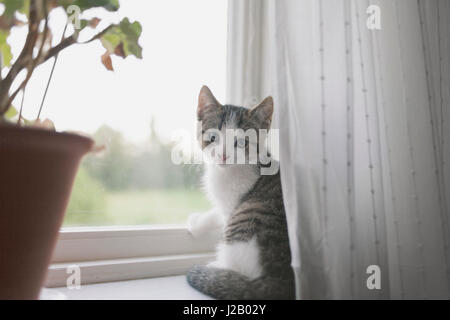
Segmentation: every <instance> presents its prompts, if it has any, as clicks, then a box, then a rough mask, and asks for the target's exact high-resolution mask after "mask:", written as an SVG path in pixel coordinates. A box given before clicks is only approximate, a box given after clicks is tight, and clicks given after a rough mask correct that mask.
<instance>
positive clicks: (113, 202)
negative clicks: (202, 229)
mask: <svg viewBox="0 0 450 320" xmlns="http://www.w3.org/2000/svg"><path fill="white" fill-rule="evenodd" d="M209 207H210V204H209V202H208V200H207V199H206V198H205V196H204V194H203V192H202V191H200V190H148V191H124V192H108V193H105V195H104V200H103V203H102V205H101V207H98V208H96V209H91V210H80V209H79V208H73V206H70V205H69V209H68V211H67V214H66V218H65V220H64V226H93V225H136V224H173V223H175V224H177V223H185V222H186V219H187V217H188V216H189V214H190V213H192V212H202V211H205V210H207V209H208V208H209Z"/></svg>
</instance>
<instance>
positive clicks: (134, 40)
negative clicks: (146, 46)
mask: <svg viewBox="0 0 450 320" xmlns="http://www.w3.org/2000/svg"><path fill="white" fill-rule="evenodd" d="M120 29H121V30H122V32H123V34H124V35H125V36H126V41H124V49H125V55H129V54H132V55H134V56H135V57H136V58H139V59H142V47H141V46H140V45H139V44H138V41H139V37H140V35H141V33H142V27H141V24H140V23H139V22H137V21H135V22H133V23H130V21H129V20H128V18H125V19H123V20H122V21H121V22H120Z"/></svg>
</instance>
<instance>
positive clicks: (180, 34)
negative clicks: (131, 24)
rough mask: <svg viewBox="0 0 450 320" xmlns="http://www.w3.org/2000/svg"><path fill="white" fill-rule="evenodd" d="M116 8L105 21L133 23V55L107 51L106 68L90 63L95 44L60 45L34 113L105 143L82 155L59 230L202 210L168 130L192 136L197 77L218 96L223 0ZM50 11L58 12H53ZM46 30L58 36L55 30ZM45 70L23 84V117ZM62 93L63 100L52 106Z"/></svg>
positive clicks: (195, 169) (194, 176) (59, 15)
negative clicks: (138, 29)
mask: <svg viewBox="0 0 450 320" xmlns="http://www.w3.org/2000/svg"><path fill="white" fill-rule="evenodd" d="M120 5H121V8H120V10H119V13H111V14H110V19H111V21H116V20H119V19H120V18H121V17H122V16H128V17H130V20H138V21H140V22H141V24H142V29H143V32H142V36H141V45H142V47H143V59H142V60H138V59H135V58H134V57H128V58H127V59H126V60H124V61H122V60H121V59H120V58H118V59H117V60H114V58H113V61H112V62H113V66H114V69H115V71H114V72H110V71H107V70H106V69H105V68H104V66H103V65H101V63H99V62H100V56H101V55H102V54H103V51H104V49H103V48H102V46H101V44H99V43H92V44H87V45H80V46H78V47H75V48H71V49H69V50H68V52H62V54H61V55H60V57H59V60H58V63H57V65H56V69H55V73H54V76H53V79H52V83H51V86H50V90H49V92H48V95H47V98H46V102H45V105H44V110H43V113H42V117H43V118H49V119H51V120H52V121H54V123H55V125H56V128H57V130H76V131H82V132H86V133H89V134H92V135H93V136H94V138H95V140H96V141H97V143H98V144H99V145H105V147H106V149H105V151H103V152H102V153H100V154H93V155H89V156H87V157H86V158H85V159H84V160H83V162H82V165H81V167H80V170H79V173H78V176H77V178H76V182H75V185H74V189H73V194H72V198H71V201H70V204H69V207H68V210H67V213H66V218H65V221H64V226H65V227H68V226H107V225H140V224H178V223H183V222H185V220H186V217H187V216H188V215H189V214H190V213H191V212H200V211H204V210H206V209H207V208H208V207H209V203H208V201H207V200H206V199H205V197H204V195H203V193H202V191H201V190H200V180H199V178H200V175H201V167H200V166H195V165H175V164H173V163H172V161H171V138H172V133H173V132H174V131H177V130H186V131H188V132H191V133H192V134H193V133H194V128H195V109H196V104H197V95H198V92H199V90H200V88H201V86H202V85H203V84H208V85H209V86H210V87H211V88H212V89H213V90H214V92H215V93H217V96H218V97H219V98H223V97H224V91H225V63H226V28H227V24H226V15H227V10H226V5H227V4H226V1H214V2H212V1H207V0H195V1H182V0H170V1H141V0H127V1H121V2H120ZM95 12H96V11H95V10H91V12H90V14H91V15H92V17H95ZM51 18H52V19H54V21H56V20H58V19H64V18H65V17H64V13H63V12H55V13H54V15H53V16H52V17H51ZM111 21H106V20H105V21H101V22H100V23H104V24H105V25H107V23H108V22H111ZM50 23H51V21H50ZM59 25H64V23H60V24H59ZM53 32H54V35H53V38H54V39H55V40H58V39H59V38H60V33H61V32H62V30H54V31H53ZM58 32H59V33H58ZM20 36H21V35H20V34H17V37H15V38H17V39H19V38H20ZM96 57H98V58H96ZM50 68H51V62H50V63H47V64H45V65H44V66H42V67H41V68H40V69H39V70H37V71H36V74H35V78H34V79H33V82H31V83H29V85H28V87H27V92H26V98H25V104H24V115H25V117H27V116H28V117H30V118H32V117H35V116H36V113H37V107H38V105H37V103H36V102H37V101H39V102H40V99H41V97H42V93H43V91H44V88H45V84H46V82H47V79H48V75H49V72H50ZM67 96H70V97H71V99H70V100H67V99H64V101H66V102H65V104H66V105H64V108H61V101H62V100H63V99H62V97H67Z"/></svg>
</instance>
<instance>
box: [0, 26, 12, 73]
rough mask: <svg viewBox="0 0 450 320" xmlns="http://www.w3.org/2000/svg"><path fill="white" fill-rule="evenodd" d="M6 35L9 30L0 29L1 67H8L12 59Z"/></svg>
mask: <svg viewBox="0 0 450 320" xmlns="http://www.w3.org/2000/svg"><path fill="white" fill-rule="evenodd" d="M8 36H9V31H6V30H0V54H1V58H2V61H0V62H1V64H0V66H1V67H8V66H9V65H10V64H11V59H12V53H11V47H10V46H9V44H8V42H6V39H7V38H8Z"/></svg>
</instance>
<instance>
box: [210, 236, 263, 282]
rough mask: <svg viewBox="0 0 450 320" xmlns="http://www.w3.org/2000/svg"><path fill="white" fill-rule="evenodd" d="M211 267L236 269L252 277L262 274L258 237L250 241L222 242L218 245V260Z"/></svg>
mask: <svg viewBox="0 0 450 320" xmlns="http://www.w3.org/2000/svg"><path fill="white" fill-rule="evenodd" d="M210 266H211V267H216V268H221V269H228V270H233V271H236V272H238V273H240V274H243V275H244V276H247V277H249V278H250V279H256V278H258V277H260V276H261V274H262V267H261V263H260V256H259V247H258V243H257V242H256V238H252V239H251V240H250V241H248V242H242V241H239V242H234V243H221V244H219V246H218V247H217V252H216V260H215V261H214V262H212V263H210Z"/></svg>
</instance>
